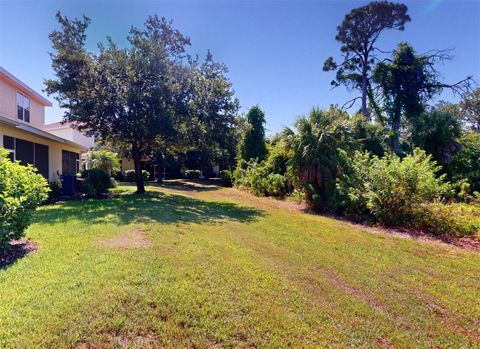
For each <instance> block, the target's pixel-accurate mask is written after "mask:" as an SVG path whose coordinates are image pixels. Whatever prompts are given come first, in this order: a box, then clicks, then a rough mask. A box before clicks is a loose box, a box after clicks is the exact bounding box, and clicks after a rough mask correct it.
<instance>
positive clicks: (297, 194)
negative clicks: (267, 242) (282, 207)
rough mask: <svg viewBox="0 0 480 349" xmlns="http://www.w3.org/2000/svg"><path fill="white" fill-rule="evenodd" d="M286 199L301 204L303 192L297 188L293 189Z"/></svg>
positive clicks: (303, 197) (303, 196)
mask: <svg viewBox="0 0 480 349" xmlns="http://www.w3.org/2000/svg"><path fill="white" fill-rule="evenodd" d="M288 199H290V200H292V201H295V202H296V203H298V204H301V203H302V202H303V201H304V200H305V192H304V191H302V190H299V189H294V190H293V192H292V193H291V194H290V195H289V196H288Z"/></svg>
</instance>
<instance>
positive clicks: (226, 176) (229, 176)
mask: <svg viewBox="0 0 480 349" xmlns="http://www.w3.org/2000/svg"><path fill="white" fill-rule="evenodd" d="M220 177H221V178H222V183H223V185H224V186H226V187H231V186H232V185H233V173H232V171H230V170H224V171H220Z"/></svg>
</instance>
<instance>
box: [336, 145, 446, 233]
mask: <svg viewBox="0 0 480 349" xmlns="http://www.w3.org/2000/svg"><path fill="white" fill-rule="evenodd" d="M345 155H346V154H345V153H344V160H345V164H346V166H345V172H344V174H343V175H342V176H341V178H340V180H339V183H338V185H337V187H338V190H339V194H340V197H341V204H342V205H343V207H344V208H345V209H346V211H347V212H350V213H360V214H363V213H366V214H368V215H369V216H371V217H372V218H373V219H374V220H375V221H377V222H379V223H382V224H386V225H403V226H410V227H414V226H416V224H417V223H418V219H419V216H421V214H422V207H423V206H424V205H425V204H428V203H430V202H432V201H433V200H434V199H436V198H438V197H440V196H442V195H443V194H445V193H446V192H447V190H448V189H449V185H448V183H445V182H444V176H441V177H437V176H436V175H435V173H436V172H437V171H439V170H440V167H439V166H437V165H436V163H435V162H434V161H432V160H431V157H430V156H427V155H426V153H425V152H424V151H423V150H420V149H414V151H413V153H412V154H411V155H408V156H406V157H405V158H404V159H400V158H399V157H398V156H396V155H387V156H385V157H383V158H378V157H377V156H373V157H371V156H370V155H369V154H366V153H360V152H356V153H355V155H354V157H353V158H352V159H349V158H348V157H347V156H345Z"/></svg>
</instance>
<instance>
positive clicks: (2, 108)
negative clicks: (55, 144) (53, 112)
mask: <svg viewBox="0 0 480 349" xmlns="http://www.w3.org/2000/svg"><path fill="white" fill-rule="evenodd" d="M17 91H18V92H21V93H23V94H24V95H26V96H27V97H29V98H30V123H27V124H29V125H32V126H34V127H37V128H39V129H42V128H43V126H44V124H45V107H44V106H43V105H41V104H40V103H38V102H37V101H36V100H34V99H33V98H32V97H31V96H30V94H29V93H28V92H27V91H25V90H22V89H20V88H16V87H14V86H12V85H11V84H9V83H8V82H7V81H6V80H4V79H3V78H2V77H1V76H0V115H2V116H4V117H7V118H9V119H13V120H18V118H17ZM18 121H21V120H18Z"/></svg>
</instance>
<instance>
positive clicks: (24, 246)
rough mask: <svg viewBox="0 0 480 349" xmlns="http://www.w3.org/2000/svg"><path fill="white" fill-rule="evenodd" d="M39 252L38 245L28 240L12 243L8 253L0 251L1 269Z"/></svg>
mask: <svg viewBox="0 0 480 349" xmlns="http://www.w3.org/2000/svg"><path fill="white" fill-rule="evenodd" d="M37 250H38V245H37V244H36V243H34V242H33V241H31V240H28V239H20V240H16V241H12V242H10V247H9V248H8V249H7V250H6V251H0V269H4V268H6V267H8V266H9V265H11V264H13V263H15V262H16V261H17V260H18V259H20V258H22V257H25V256H26V255H27V254H29V253H32V252H35V251H37Z"/></svg>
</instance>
